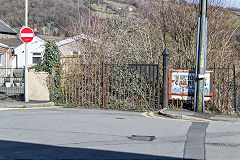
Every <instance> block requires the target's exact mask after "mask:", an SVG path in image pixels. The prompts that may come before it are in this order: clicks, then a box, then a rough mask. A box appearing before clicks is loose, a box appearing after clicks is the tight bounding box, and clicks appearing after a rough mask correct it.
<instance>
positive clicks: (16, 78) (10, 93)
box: [0, 68, 24, 100]
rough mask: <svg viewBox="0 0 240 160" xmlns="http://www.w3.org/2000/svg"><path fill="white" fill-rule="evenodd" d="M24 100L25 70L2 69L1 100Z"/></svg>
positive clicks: (0, 78) (0, 79) (0, 82)
mask: <svg viewBox="0 0 240 160" xmlns="http://www.w3.org/2000/svg"><path fill="white" fill-rule="evenodd" d="M6 99H13V100H24V69H23V68H0V100H6Z"/></svg>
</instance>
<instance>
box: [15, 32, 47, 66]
mask: <svg viewBox="0 0 240 160" xmlns="http://www.w3.org/2000/svg"><path fill="white" fill-rule="evenodd" d="M44 49H45V41H44V40H43V39H42V38H40V37H38V36H34V38H33V40H32V41H31V42H30V43H28V66H34V65H36V64H37V63H38V62H39V61H41V60H42V59H43V55H44ZM24 51H25V45H24V43H22V44H20V45H19V46H17V47H16V48H15V49H14V55H15V57H14V59H13V61H12V67H13V68H23V67H24V66H25V52H24Z"/></svg>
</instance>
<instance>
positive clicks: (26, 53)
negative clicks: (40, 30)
mask: <svg viewBox="0 0 240 160" xmlns="http://www.w3.org/2000/svg"><path fill="white" fill-rule="evenodd" d="M25 27H28V0H25ZM27 49H28V45H27V43H26V42H25V70H24V80H25V81H24V95H25V97H24V98H25V102H29V100H28V50H27Z"/></svg>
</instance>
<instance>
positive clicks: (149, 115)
mask: <svg viewBox="0 0 240 160" xmlns="http://www.w3.org/2000/svg"><path fill="white" fill-rule="evenodd" d="M164 110H165V111H166V110H167V109H163V111H164ZM142 116H144V117H146V118H152V119H159V120H171V121H180V122H199V123H202V122H205V123H223V122H222V121H214V120H210V119H204V118H199V117H194V116H188V115H183V114H180V113H178V114H176V113H175V114H169V113H168V114H166V113H164V114H163V112H162V111H157V112H143V113H142Z"/></svg>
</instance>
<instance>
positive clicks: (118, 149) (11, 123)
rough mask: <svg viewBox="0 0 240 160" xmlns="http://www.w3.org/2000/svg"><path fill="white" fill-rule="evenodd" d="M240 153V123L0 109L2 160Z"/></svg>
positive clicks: (99, 112)
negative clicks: (151, 137) (150, 137)
mask: <svg viewBox="0 0 240 160" xmlns="http://www.w3.org/2000/svg"><path fill="white" fill-rule="evenodd" d="M133 135H134V136H133ZM132 136H133V137H132ZM139 136H140V137H139ZM142 136H155V137H153V139H149V137H142ZM154 138H155V139H154ZM239 151H240V123H239V122H236V123H235V122H231V123H230V122H219V123H207V122H196V121H181V120H172V119H169V118H164V117H154V116H151V115H149V114H142V113H136V112H120V111H110V110H108V111H105V110H90V109H74V108H56V107H53V108H48V107H44V108H22V109H19V108H15V109H11V108H10V109H9V108H8V109H0V159H104V160H105V159H218V160H219V159H223V160H226V159H228V160H230V159H239V157H240V152H239Z"/></svg>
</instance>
